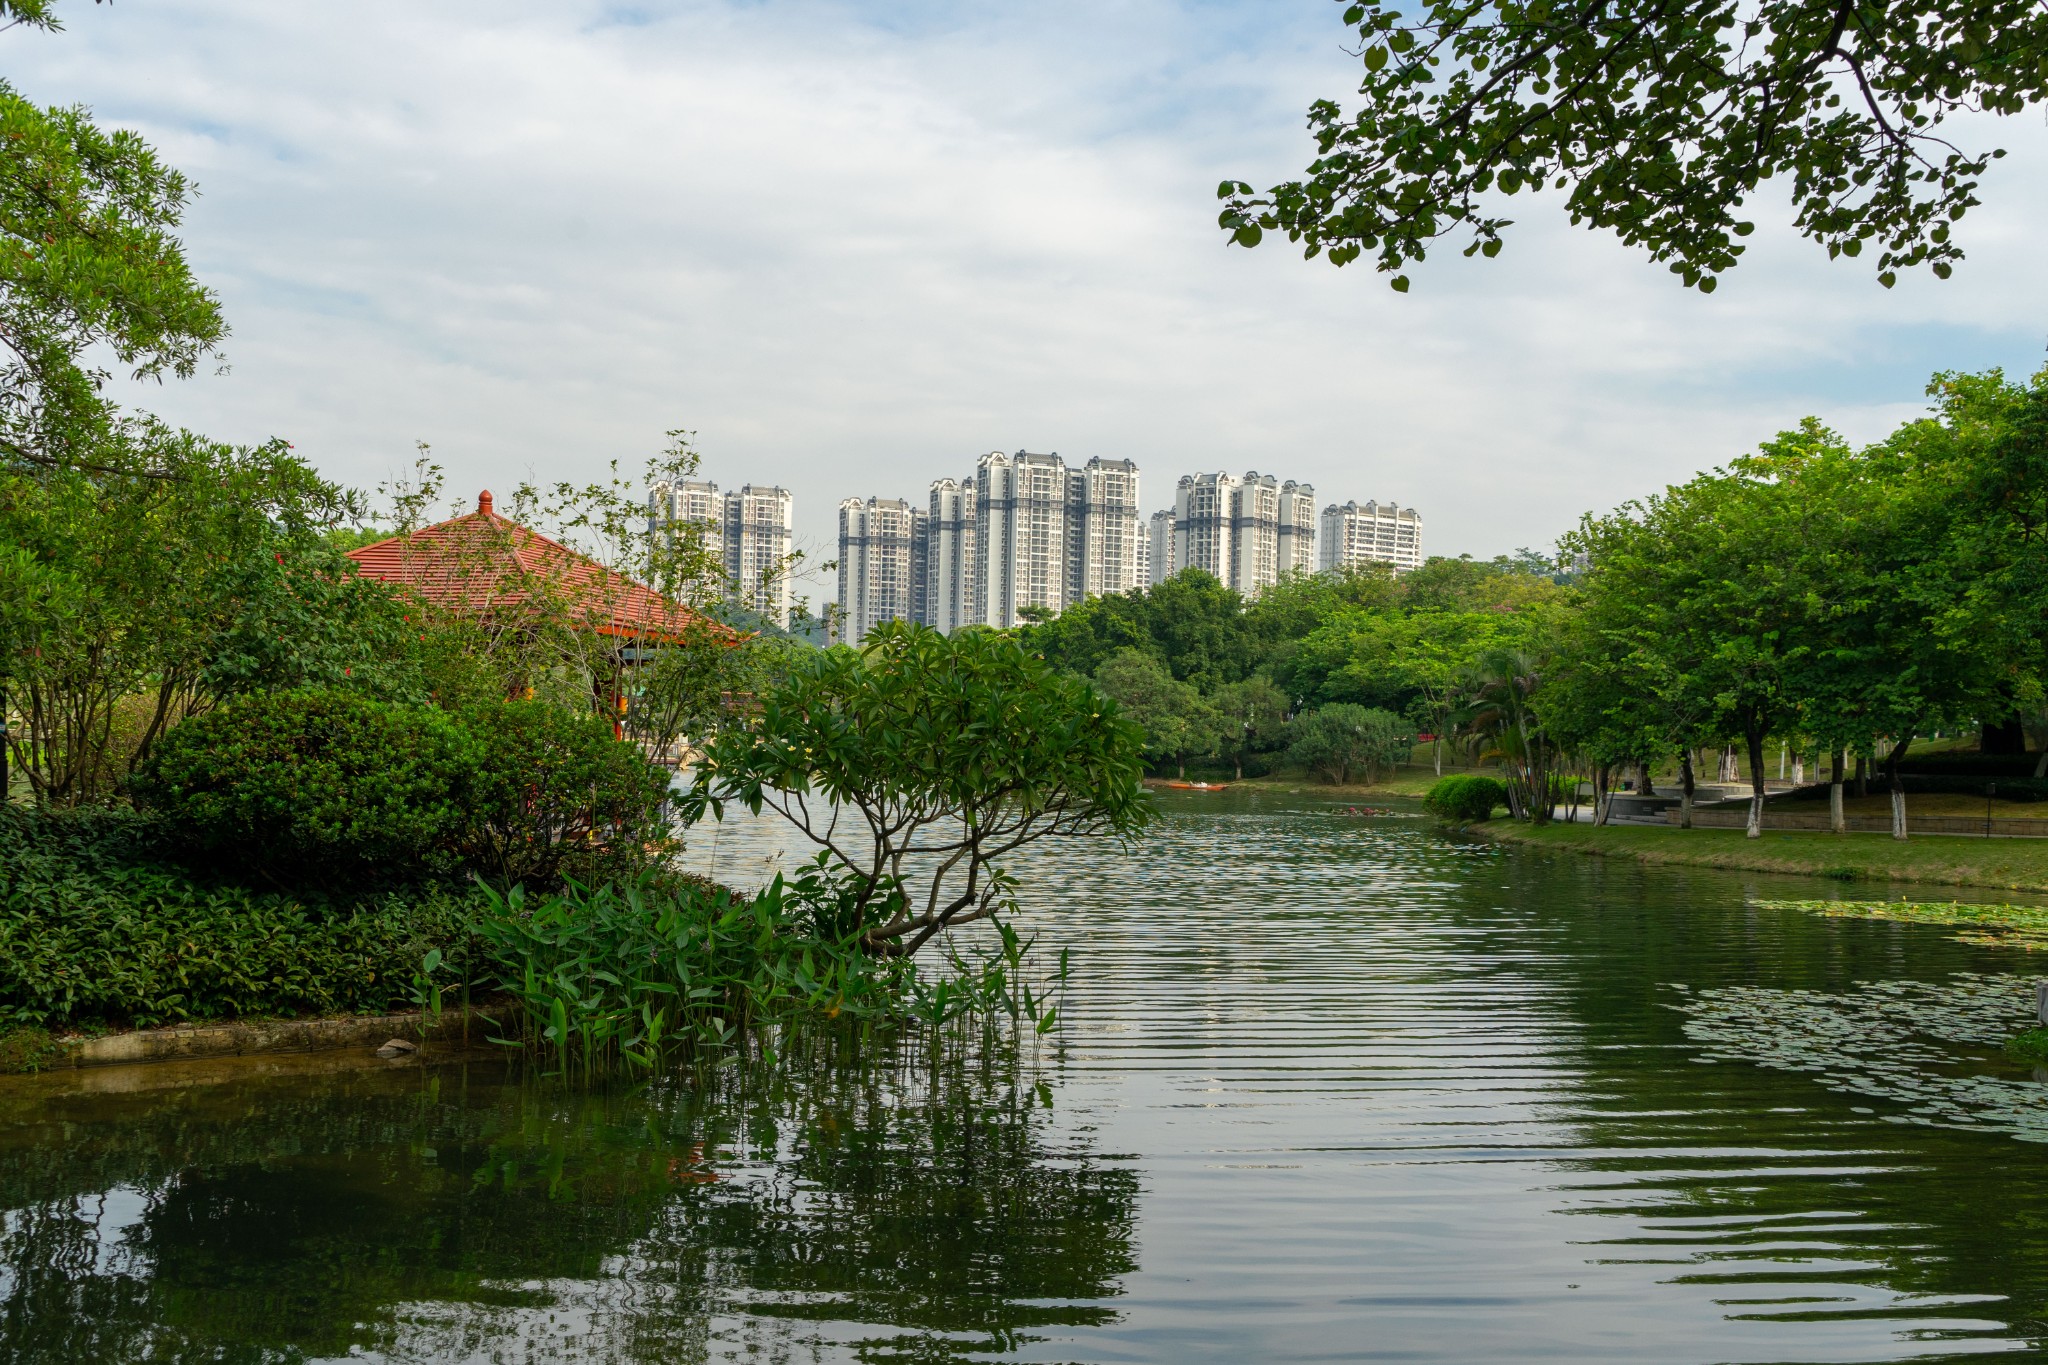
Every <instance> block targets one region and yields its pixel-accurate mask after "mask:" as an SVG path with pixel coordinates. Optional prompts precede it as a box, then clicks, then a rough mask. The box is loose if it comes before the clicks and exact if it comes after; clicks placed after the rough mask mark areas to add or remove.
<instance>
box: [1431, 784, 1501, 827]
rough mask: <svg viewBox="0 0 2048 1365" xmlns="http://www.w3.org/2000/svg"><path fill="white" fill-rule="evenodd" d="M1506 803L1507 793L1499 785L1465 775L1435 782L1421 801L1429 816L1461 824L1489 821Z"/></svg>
mask: <svg viewBox="0 0 2048 1365" xmlns="http://www.w3.org/2000/svg"><path fill="white" fill-rule="evenodd" d="M1507 803H1508V789H1507V788H1506V787H1504V786H1502V785H1501V784H1500V782H1498V781H1496V780H1495V779H1493V778H1491V777H1477V776H1473V775H1471V774H1468V773H1454V774H1452V775H1451V776H1449V777H1444V778H1439V779H1437V781H1436V782H1434V783H1432V784H1431V785H1430V788H1429V790H1428V791H1427V792H1425V793H1423V797H1422V804H1423V805H1424V806H1426V807H1428V808H1429V810H1430V813H1431V814H1434V815H1438V816H1441V817H1442V818H1443V819H1446V820H1455V821H1457V822H1458V823H1460V824H1476V823H1478V822H1479V821H1481V820H1488V819H1491V818H1492V817H1493V812H1494V810H1495V809H1496V808H1497V807H1500V806H1505V805H1506V804H1507Z"/></svg>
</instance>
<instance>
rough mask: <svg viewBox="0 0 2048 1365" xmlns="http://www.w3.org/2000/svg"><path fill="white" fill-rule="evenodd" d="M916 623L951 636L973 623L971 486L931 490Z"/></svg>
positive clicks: (946, 484)
mask: <svg viewBox="0 0 2048 1365" xmlns="http://www.w3.org/2000/svg"><path fill="white" fill-rule="evenodd" d="M925 524H926V527H927V530H926V537H925V558H924V592H923V603H922V606H921V608H920V610H919V612H918V618H917V619H918V620H920V621H922V622H924V623H925V624H926V625H928V626H931V627H933V628H934V629H936V630H940V631H944V632H946V633H948V634H951V633H952V632H953V631H956V630H958V629H959V628H960V627H962V626H964V625H966V624H967V623H968V622H969V621H971V620H973V619H974V618H973V617H972V615H970V613H971V612H972V611H973V608H974V481H973V480H972V479H970V480H968V481H967V482H966V483H961V482H960V481H959V480H957V479H939V480H938V481H936V482H935V483H933V484H932V489H931V505H930V509H929V511H928V512H927V513H926V515H925Z"/></svg>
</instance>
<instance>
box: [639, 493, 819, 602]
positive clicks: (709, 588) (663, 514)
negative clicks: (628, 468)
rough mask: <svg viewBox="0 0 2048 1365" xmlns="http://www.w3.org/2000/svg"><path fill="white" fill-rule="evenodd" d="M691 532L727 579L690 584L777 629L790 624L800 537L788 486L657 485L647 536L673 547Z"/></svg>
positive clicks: (649, 504)
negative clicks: (792, 563) (793, 561)
mask: <svg viewBox="0 0 2048 1365" xmlns="http://www.w3.org/2000/svg"><path fill="white" fill-rule="evenodd" d="M685 528H689V533H690V534H694V535H696V536H697V537H698V538H699V543H700V544H701V545H702V546H703V548H704V550H705V551H706V555H707V558H708V559H709V560H710V562H711V564H712V565H713V566H714V567H715V568H716V569H717V571H718V574H719V575H722V581H711V580H710V579H709V578H707V580H706V581H704V582H701V583H696V584H693V585H691V586H692V587H693V588H695V589H697V590H699V591H702V592H704V593H706V594H709V595H714V596H717V597H721V598H727V599H730V600H732V601H736V602H738V603H739V604H740V605H741V606H743V607H745V608H747V609H748V610H750V611H757V612H759V613H761V614H762V615H763V616H765V617H767V618H768V619H769V620H771V621H773V622H775V623H776V624H777V625H783V624H786V623H787V622H788V620H789V607H790V585H789V571H788V570H789V556H790V551H791V548H792V541H793V540H794V537H795V529H794V528H795V513H794V506H793V499H792V498H791V497H790V494H789V490H788V489H786V488H762V487H757V486H756V485H754V484H747V485H745V486H743V487H741V488H740V489H739V490H738V491H737V492H732V493H720V492H719V491H718V485H717V484H715V483H707V482H701V481H699V480H695V479H683V480H677V481H667V480H664V481H663V482H660V483H657V484H655V485H654V487H653V488H652V489H650V490H649V491H648V494H647V533H648V535H650V536H654V537H661V536H666V537H668V539H669V543H670V545H673V544H674V542H675V537H676V536H677V535H678V534H680V533H683V532H684V531H685Z"/></svg>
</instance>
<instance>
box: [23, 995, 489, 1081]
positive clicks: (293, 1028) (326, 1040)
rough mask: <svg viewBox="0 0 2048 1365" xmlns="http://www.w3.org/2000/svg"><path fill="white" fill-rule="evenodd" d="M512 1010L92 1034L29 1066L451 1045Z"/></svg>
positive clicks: (55, 1043)
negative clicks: (391, 1044) (396, 1043)
mask: <svg viewBox="0 0 2048 1365" xmlns="http://www.w3.org/2000/svg"><path fill="white" fill-rule="evenodd" d="M517 1009H518V1007H517V1006H516V1005H514V1004H512V1003H510V1002H504V1003H493V1004H488V1005H479V1006H473V1007H472V1008H471V1009H470V1010H469V1011H468V1013H467V1015H466V1016H465V1014H464V1011H462V1010H461V1009H450V1010H443V1011H442V1013H441V1017H440V1018H439V1019H431V1018H427V1017H426V1016H424V1015H422V1014H420V1013H418V1012H413V1013H410V1014H357V1015H343V1016H339V1017H335V1018H326V1019H240V1020H232V1021H228V1022H224V1023H217V1024H179V1025H175V1026H173V1027H171V1028H153V1029H136V1030H134V1031H133V1032H129V1033H109V1034H104V1035H101V1036H100V1037H96V1038H57V1039H54V1040H52V1046H51V1048H50V1050H49V1052H48V1053H47V1054H46V1055H45V1056H43V1057H42V1058H40V1059H39V1060H38V1062H37V1066H38V1069H40V1070H44V1071H53V1070H68V1069H73V1068H81V1067H99V1066H129V1065H133V1064H135V1063H138V1062H173V1061H190V1060H195V1059H205V1058H213V1057H249V1056H257V1055H261V1054H268V1053H289V1052H333V1051H339V1050H343V1049H347V1048H375V1047H380V1046H382V1045H383V1044H384V1043H386V1042H388V1041H389V1040H391V1039H393V1038H397V1039H402V1040H404V1041H406V1042H410V1043H422V1042H428V1043H451V1042H460V1041H462V1039H463V1037H464V1030H465V1023H466V1025H467V1035H468V1038H469V1041H470V1042H472V1043H480V1042H483V1041H485V1040H486V1039H488V1038H489V1037H490V1035H491V1034H492V1032H494V1031H495V1030H496V1028H497V1027H499V1026H502V1025H503V1024H505V1023H506V1022H508V1021H509V1020H511V1019H512V1018H513V1017H514V1015H515V1014H516V1012H517Z"/></svg>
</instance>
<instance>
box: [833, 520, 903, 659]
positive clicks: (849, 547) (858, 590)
mask: <svg viewBox="0 0 2048 1365" xmlns="http://www.w3.org/2000/svg"><path fill="white" fill-rule="evenodd" d="M923 520H924V513H922V512H920V511H918V510H917V509H916V508H914V507H912V506H911V505H910V504H909V503H907V502H905V501H903V499H901V498H869V499H867V500H866V501H865V502H863V501H862V500H861V499H859V498H847V499H846V500H845V501H843V502H841V503H840V504H839V623H838V627H837V630H836V632H835V634H836V638H838V639H840V640H843V641H846V642H847V643H849V644H854V643H858V642H859V641H860V640H861V638H862V637H864V636H865V635H866V634H867V633H868V632H869V631H870V630H873V629H874V628H875V627H876V626H878V625H880V624H881V623H882V622H884V621H903V620H910V619H912V618H913V617H914V616H915V615H916V613H917V609H918V601H917V593H916V584H917V574H916V569H917V564H916V556H915V546H916V544H917V542H918V541H919V540H920V539H923V538H924V532H923V531H922V529H921V526H920V523H921V522H922V521H923Z"/></svg>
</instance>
